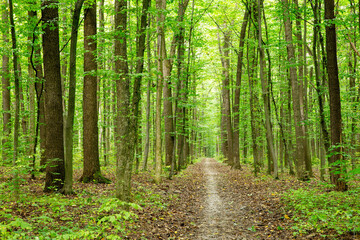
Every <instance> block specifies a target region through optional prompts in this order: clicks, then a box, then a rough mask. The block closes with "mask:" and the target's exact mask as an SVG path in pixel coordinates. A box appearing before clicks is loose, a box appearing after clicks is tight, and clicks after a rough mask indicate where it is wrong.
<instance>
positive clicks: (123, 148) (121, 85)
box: [115, 0, 135, 202]
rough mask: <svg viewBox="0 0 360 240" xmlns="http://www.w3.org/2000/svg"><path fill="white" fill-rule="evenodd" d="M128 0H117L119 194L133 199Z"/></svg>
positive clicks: (117, 152) (117, 156) (117, 169)
mask: <svg viewBox="0 0 360 240" xmlns="http://www.w3.org/2000/svg"><path fill="white" fill-rule="evenodd" d="M127 18H128V16H127V1H126V0H120V1H118V0H115V32H116V34H115V57H116V58H115V71H116V73H117V79H116V99H117V116H116V118H117V119H116V128H115V136H116V138H115V139H116V163H117V167H116V197H117V198H119V199H120V200H122V201H127V202H128V201H130V189H131V188H130V187H131V185H130V176H131V166H132V162H133V158H134V151H135V149H134V145H133V143H134V141H135V140H134V138H135V136H134V135H133V134H132V132H131V131H132V130H133V129H132V128H133V127H134V126H133V125H132V124H131V123H132V122H131V117H130V114H131V109H130V108H129V107H130V77H129V66H128V56H127V31H128V29H127Z"/></svg>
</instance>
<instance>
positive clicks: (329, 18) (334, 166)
mask: <svg viewBox="0 0 360 240" xmlns="http://www.w3.org/2000/svg"><path fill="white" fill-rule="evenodd" d="M334 20H335V15H334V0H325V21H326V27H325V30H326V56H327V73H328V80H329V95H330V129H331V144H332V151H331V157H330V162H329V165H330V180H331V182H332V183H333V184H335V186H336V187H335V189H336V190H337V191H346V190H347V184H346V181H345V180H344V179H343V176H344V173H345V171H346V170H345V166H344V163H343V159H342V155H341V153H342V151H343V149H342V147H341V143H342V141H341V132H342V126H341V125H342V122H341V101H340V84H339V69H338V63H337V46H336V45H337V44H336V29H335V23H334V22H333V21H334Z"/></svg>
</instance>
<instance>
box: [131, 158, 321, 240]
mask: <svg viewBox="0 0 360 240" xmlns="http://www.w3.org/2000/svg"><path fill="white" fill-rule="evenodd" d="M148 179H149V176H145V175H143V176H142V177H141V175H139V176H137V179H136V180H135V181H134V188H136V187H139V186H141V185H142V186H144V187H143V188H146V189H149V187H151V191H152V192H154V193H156V194H158V195H159V197H161V199H167V200H166V202H167V205H166V207H165V208H161V209H158V210H156V208H152V207H151V206H147V207H146V208H144V209H143V210H141V211H139V212H138V215H139V219H138V220H137V221H136V229H137V230H136V231H133V232H131V233H128V236H127V237H128V238H127V239H177V240H208V239H210V240H211V239H218V240H225V239H226V240H231V239H236V240H242V239H246V240H247V239H249V240H252V239H273V240H275V239H276V240H277V239H294V236H293V234H292V229H291V225H292V224H291V220H290V219H289V217H287V215H286V214H289V213H286V212H285V211H284V208H283V205H282V204H281V202H280V195H279V193H280V192H283V191H285V189H288V188H289V187H290V186H291V185H289V181H285V180H273V179H272V178H271V177H270V176H266V175H265V174H260V175H259V177H257V178H255V177H254V176H253V173H252V171H251V168H248V167H244V169H243V170H233V169H231V168H230V167H229V166H227V165H226V164H222V163H219V162H217V161H216V160H214V159H212V158H206V159H203V160H202V161H201V162H198V163H196V164H193V165H190V166H188V168H187V169H185V170H184V171H183V172H181V174H179V175H177V176H176V177H175V178H174V179H173V180H168V179H164V182H163V183H162V184H161V185H155V184H154V183H151V182H149V180H148ZM135 183H136V184H135ZM174 196H176V197H175V198H174ZM298 239H304V236H301V237H300V238H298ZM307 239H309V238H307ZM311 239H317V238H313V237H312V238H311Z"/></svg>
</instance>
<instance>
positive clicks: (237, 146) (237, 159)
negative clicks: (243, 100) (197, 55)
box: [233, 10, 249, 169]
mask: <svg viewBox="0 0 360 240" xmlns="http://www.w3.org/2000/svg"><path fill="white" fill-rule="evenodd" d="M248 18H249V12H248V10H246V11H245V13H244V18H243V22H242V25H241V31H240V39H239V51H238V58H237V67H236V88H235V96H234V106H233V113H234V142H233V143H234V147H233V150H234V168H235V169H241V165H240V143H239V140H240V136H239V132H240V129H239V128H240V126H239V123H240V112H239V107H240V91H241V77H242V71H243V70H242V66H243V56H244V44H245V34H246V27H247V23H248Z"/></svg>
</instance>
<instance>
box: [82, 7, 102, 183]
mask: <svg viewBox="0 0 360 240" xmlns="http://www.w3.org/2000/svg"><path fill="white" fill-rule="evenodd" d="M87 4H89V5H87V6H86V7H85V19H84V48H85V53H84V73H85V76H84V91H83V150H84V169H83V175H82V176H81V178H80V181H83V182H92V181H95V182H98V183H107V182H109V180H108V179H106V178H105V177H103V176H102V175H101V172H100V161H99V136H98V134H99V129H98V98H97V90H98V89H97V85H98V80H97V60H96V54H97V42H96V33H97V23H96V1H92V2H89V3H87Z"/></svg>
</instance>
